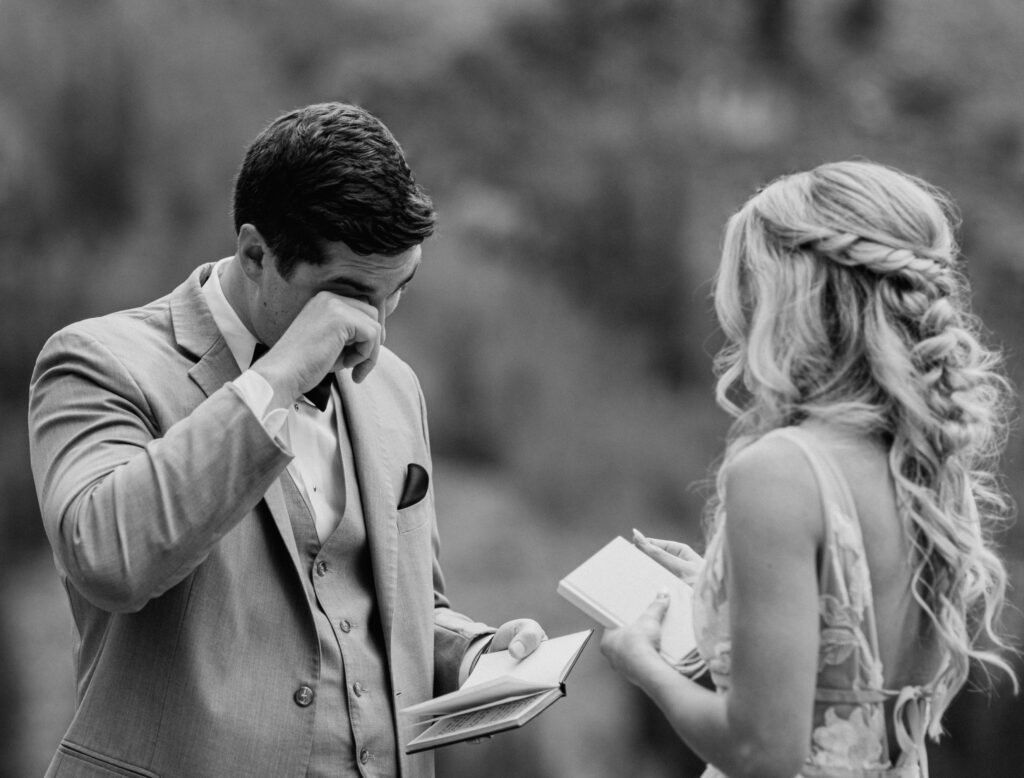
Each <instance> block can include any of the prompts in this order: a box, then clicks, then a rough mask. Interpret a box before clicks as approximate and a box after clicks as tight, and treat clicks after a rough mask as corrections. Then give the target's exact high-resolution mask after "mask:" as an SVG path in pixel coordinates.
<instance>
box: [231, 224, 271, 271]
mask: <svg viewBox="0 0 1024 778" xmlns="http://www.w3.org/2000/svg"><path fill="white" fill-rule="evenodd" d="M236 253H237V255H238V260H239V264H240V265H241V266H242V271H243V272H244V273H245V275H246V277H248V278H249V280H250V281H256V280H257V279H258V278H259V277H260V276H261V275H262V274H263V269H264V267H265V266H264V260H265V259H266V257H267V255H268V254H269V253H270V249H269V248H268V247H267V242H266V241H265V240H263V236H262V235H260V231H259V230H257V229H256V228H255V227H254V226H253V225H251V224H243V225H242V226H241V228H239V230H238V246H237V249H236Z"/></svg>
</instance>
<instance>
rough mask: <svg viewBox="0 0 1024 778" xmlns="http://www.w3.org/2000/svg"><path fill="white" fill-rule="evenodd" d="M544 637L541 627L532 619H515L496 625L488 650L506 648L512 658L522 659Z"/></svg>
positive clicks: (535, 648) (532, 650)
mask: <svg viewBox="0 0 1024 778" xmlns="http://www.w3.org/2000/svg"><path fill="white" fill-rule="evenodd" d="M546 638H547V635H546V634H545V633H544V630H543V628H541V626H540V624H538V623H537V622H536V621H534V620H533V619H515V620H513V621H507V622H505V623H504V624H502V625H501V626H500V627H498V631H497V632H495V633H494V640H493V641H492V642H491V646H490V648H489V649H488V650H489V651H503V650H505V649H508V652H509V654H511V655H512V658H513V659H522V658H523V657H526V656H529V655H530V654H532V653H533V652H534V651H536V650H537V647H538V646H539V645H540V644H541V643H542V642H544V640H545V639H546Z"/></svg>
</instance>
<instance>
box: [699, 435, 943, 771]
mask: <svg viewBox="0 0 1024 778" xmlns="http://www.w3.org/2000/svg"><path fill="white" fill-rule="evenodd" d="M770 434H775V435H785V437H786V438H787V439H788V440H790V441H792V442H794V443H795V444H797V445H798V446H799V447H800V449H801V450H802V451H803V452H804V454H805V456H806V457H807V459H808V460H809V461H810V463H811V467H812V468H813V470H814V473H815V478H816V479H817V482H818V487H819V489H820V490H821V494H822V504H823V506H824V511H825V537H826V541H825V543H826V547H825V549H824V553H823V555H822V565H821V570H820V572H819V581H818V591H819V595H818V612H819V616H820V627H819V629H820V649H819V652H818V681H817V689H816V692H815V701H814V720H813V726H814V729H813V731H812V734H811V752H810V755H809V756H808V758H807V761H806V762H805V763H804V766H803V768H802V769H801V772H800V776H797V778H825V777H828V778H867V777H868V776H878V778H927V775H928V772H927V769H928V768H927V757H926V752H925V746H924V734H925V729H926V727H927V723H928V721H929V718H930V710H929V699H930V696H931V692H930V689H929V688H927V687H916V686H913V687H905V688H904V689H902V690H900V691H899V692H895V691H889V690H886V689H884V688H883V684H884V681H883V678H884V676H883V672H882V662H881V659H880V658H879V651H878V631H877V625H876V623H875V613H874V606H873V598H872V593H871V576H870V574H869V571H868V564H867V558H866V556H865V553H864V542H863V540H862V538H861V531H860V524H859V522H858V520H857V515H856V511H855V508H854V505H853V498H852V496H851V495H850V492H849V488H848V487H847V486H846V482H845V480H844V479H843V478H842V476H841V474H840V472H839V470H838V469H837V468H836V467H835V466H834V465H832V463H831V460H830V459H829V458H828V457H827V456H825V455H824V454H823V452H820V451H818V450H817V448H816V447H815V446H814V444H813V442H812V441H810V440H808V436H807V433H805V432H803V431H802V430H799V429H797V428H793V427H786V428H783V429H779V430H775V431H773V432H772V433H770ZM726 520H727V519H726ZM724 538H725V535H724V531H723V528H722V527H719V528H718V529H717V531H716V532H715V534H714V536H713V537H712V538H711V541H710V542H709V544H708V548H707V553H706V555H705V560H706V561H705V565H704V568H703V570H702V572H701V574H700V576H699V577H698V579H697V581H696V584H695V587H694V602H693V614H694V630H695V633H696V638H697V647H698V649H699V651H700V654H701V656H702V657H703V659H704V661H705V663H706V665H707V668H708V670H709V671H710V672H711V675H712V678H713V679H714V682H715V686H716V688H717V689H718V690H719V691H724V690H726V689H728V688H729V675H730V662H731V653H732V644H731V640H730V634H729V602H728V597H727V593H726V589H725V579H726V569H725V565H726V560H725V554H724V553H723V551H724V549H723V546H724V542H725V539H724ZM897 695H898V699H897V702H896V706H895V708H894V711H893V718H894V723H895V730H896V736H897V740H898V743H899V746H900V748H901V750H902V752H901V753H900V755H899V757H898V759H897V760H896V763H895V764H893V763H891V762H890V760H889V752H890V749H889V742H888V737H887V735H886V727H885V709H884V704H885V701H886V700H887V699H889V698H891V697H894V696H897ZM717 776H723V774H722V773H721V772H720V771H718V770H717V769H716V768H714V767H712V766H709V768H708V770H707V771H706V772H705V773H704V778H715V777H717ZM723 778H724V776H723Z"/></svg>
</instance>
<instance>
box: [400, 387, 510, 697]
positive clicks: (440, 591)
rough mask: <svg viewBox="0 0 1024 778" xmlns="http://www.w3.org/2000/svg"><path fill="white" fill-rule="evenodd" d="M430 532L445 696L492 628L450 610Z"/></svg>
mask: <svg viewBox="0 0 1024 778" xmlns="http://www.w3.org/2000/svg"><path fill="white" fill-rule="evenodd" d="M411 372H412V371H410V373H411ZM413 380H414V381H416V392H417V394H418V396H419V401H420V419H421V420H422V424H423V439H424V441H425V443H426V447H427V452H428V456H429V451H430V430H429V428H428V425H427V409H426V402H425V400H424V398H423V391H422V389H421V388H420V385H419V381H418V379H416V377H415V374H413ZM429 465H430V467H429V470H430V472H433V470H434V467H433V463H432V462H430V463H429ZM433 492H434V486H433V483H431V485H430V492H429V494H428V495H427V499H429V500H431V501H433V499H434V494H433ZM430 531H431V548H432V551H433V557H434V558H433V576H434V693H435V694H444V693H446V692H450V691H454V690H455V689H457V688H458V687H459V668H460V666H461V664H462V659H463V657H464V656H465V655H466V650H467V649H468V648H469V646H470V644H471V643H472V642H473V641H474V640H475V639H476V638H478V637H480V636H481V635H487V634H490V633H493V632H494V628H493V627H490V626H488V625H487V624H484V623H483V622H479V621H474V620H473V619H471V618H470V617H469V616H466V615H464V614H462V613H459V612H458V611H455V610H452V608H451V603H450V602H449V601H448V597H447V595H446V594H445V585H444V575H443V573H442V572H441V563H440V561H439V554H440V536H439V534H438V531H437V521H436V518H435V519H434V520H433V522H432V526H431V530H430Z"/></svg>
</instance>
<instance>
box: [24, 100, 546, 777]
mask: <svg viewBox="0 0 1024 778" xmlns="http://www.w3.org/2000/svg"><path fill="white" fill-rule="evenodd" d="M234 208H235V226H236V230H237V233H238V241H237V251H236V253H235V255H234V256H233V257H229V258H227V259H224V260H221V261H220V262H217V263H213V264H207V265H203V266H201V267H199V268H198V269H196V270H195V271H194V272H193V273H192V275H191V276H190V277H189V278H188V279H187V280H186V281H185V282H184V283H183V284H182V285H181V286H179V287H178V288H177V289H175V290H174V291H173V292H171V293H170V294H169V295H167V296H166V297H163V298H161V299H159V300H157V301H155V302H152V303H150V304H148V305H146V306H143V307H141V308H137V309H134V310H129V311H123V312H120V313H114V314H110V315H108V316H103V317H100V318H97V319H90V320H87V321H83V322H79V323H77V324H74V325H71V326H69V327H67V328H65V329H64V330H62V331H60V332H58V333H57V334H56V335H54V336H53V337H52V338H51V339H50V340H49V341H48V343H47V344H46V346H45V347H44V349H43V351H42V353H41V354H40V356H39V359H38V362H37V364H36V370H35V372H34V374H33V378H32V388H31V400H30V408H29V427H30V436H31V455H32V466H33V471H34V474H35V479H36V486H37V491H38V495H39V502H40V506H41V510H42V516H43V521H44V524H45V528H46V532H47V536H48V537H49V540H50V543H51V544H52V546H53V550H54V556H55V559H56V564H57V567H58V571H59V574H60V576H61V579H62V581H63V583H64V586H65V589H66V591H67V595H68V599H69V601H70V604H71V610H72V614H73V617H74V622H75V627H76V633H77V634H76V641H75V647H74V655H75V663H76V675H77V706H76V711H75V715H74V719H73V721H72V723H71V726H70V728H69V729H68V731H67V734H66V735H65V737H64V738H63V740H62V741H61V744H60V746H59V749H58V751H57V753H56V755H55V756H54V759H53V761H52V763H51V765H50V769H49V771H48V773H47V775H48V776H62V777H68V776H88V777H93V776H111V775H117V776H160V777H161V778H170V777H172V776H175V777H179V776H180V777H181V778H206V777H208V778H222V777H224V776H247V777H248V776H266V777H267V778H284V777H285V776H289V777H290V776H295V777H296V778H298V777H299V776H311V777H312V776H318V777H319V776H356V775H363V776H385V775H386V776H391V775H401V776H417V777H419V776H429V775H431V774H432V772H433V764H432V757H431V756H429V755H422V754H417V755H415V756H412V757H410V756H406V755H405V754H404V753H403V751H402V748H401V745H400V740H402V739H403V733H401V732H400V730H399V721H400V719H399V717H398V714H397V712H398V711H399V710H400V709H401V708H404V707H406V706H408V705H412V704H414V703H417V702H420V701H422V700H424V699H427V698H429V697H431V696H432V695H434V694H438V693H443V692H446V691H450V690H452V689H454V688H456V686H457V685H458V683H459V680H460V677H464V676H465V674H466V672H467V668H468V666H469V665H470V664H471V662H472V660H473V659H474V658H475V656H477V655H478V653H479V652H480V651H481V650H498V649H503V648H509V650H510V651H511V652H512V653H513V655H514V656H515V655H518V656H523V655H526V654H528V653H530V652H531V651H533V650H534V649H535V648H536V647H537V645H539V643H540V641H541V640H542V639H543V638H544V633H543V631H542V630H541V628H540V626H539V625H538V624H537V623H536V622H534V621H532V620H528V619H520V620H515V621H511V622H507V623H506V624H504V625H503V626H502V627H500V628H499V629H498V630H497V631H496V632H495V630H493V629H491V628H489V627H487V626H486V625H485V624H482V623H479V622H476V621H473V620H471V619H469V618H467V617H465V616H463V615H461V614H459V613H456V612H455V611H453V610H451V609H450V607H449V603H448V600H447V599H446V597H445V593H444V582H443V579H442V576H441V570H440V567H439V565H438V559H437V554H438V536H437V526H436V521H435V516H434V500H433V488H432V484H431V483H430V474H431V472H432V468H431V460H430V449H429V443H428V437H427V423H426V414H425V410H424V404H423V397H422V395H421V393H420V388H419V384H418V383H417V380H416V377H415V375H414V374H413V372H412V371H411V370H410V369H409V367H408V366H407V365H405V364H404V363H403V362H401V361H400V360H399V359H398V358H397V357H396V356H394V355H393V354H392V353H391V352H390V351H388V350H387V349H386V348H384V347H383V345H382V344H383V341H384V328H385V321H386V319H387V317H388V315H390V314H391V313H392V312H393V311H394V309H395V306H396V305H397V304H398V301H399V298H400V296H401V293H402V290H403V289H404V288H405V286H406V284H408V283H409V281H410V280H411V279H412V277H413V274H414V273H415V272H416V270H417V268H418V266H419V264H420V259H421V247H420V244H421V243H422V242H423V241H424V239H426V238H427V237H428V236H429V235H430V234H431V233H432V231H433V224H434V212H433V208H432V206H431V203H430V200H429V199H428V198H427V196H426V195H425V194H424V193H423V191H422V190H421V189H420V188H419V187H418V185H417V184H416V183H415V181H414V179H413V176H412V174H411V172H410V170H409V168H408V166H407V165H406V162H405V159H404V157H403V155H402V151H401V149H400V147H399V146H398V144H397V142H396V141H395V140H394V138H393V137H392V136H391V134H390V132H389V131H388V130H387V129H386V128H385V127H384V126H383V124H381V123H380V122H379V121H378V120H377V119H376V118H374V117H373V116H371V115H370V114H368V113H367V112H365V111H363V110H362V109H359V108H357V107H354V106H350V105H344V104H338V103H331V104H322V105H314V106H309V107H307V108H304V109H301V110H298V111H294V112H292V113H289V114H286V115H284V116H282V117H280V118H279V119H277V120H276V121H274V122H273V123H272V124H271V125H269V126H268V127H267V128H266V129H265V130H264V131H263V132H262V133H261V134H260V135H259V137H257V139H256V140H255V141H254V142H253V144H252V145H251V146H250V148H249V150H248V152H247V154H246V157H245V161H244V162H243V165H242V168H241V170H240V172H239V175H238V179H237V182H236V187H235V203H234ZM307 392H308V393H309V394H308V395H307V397H308V399H307V397H304V396H303V395H304V393H307ZM488 642H489V646H488Z"/></svg>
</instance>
